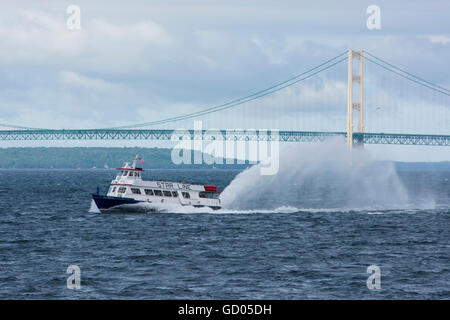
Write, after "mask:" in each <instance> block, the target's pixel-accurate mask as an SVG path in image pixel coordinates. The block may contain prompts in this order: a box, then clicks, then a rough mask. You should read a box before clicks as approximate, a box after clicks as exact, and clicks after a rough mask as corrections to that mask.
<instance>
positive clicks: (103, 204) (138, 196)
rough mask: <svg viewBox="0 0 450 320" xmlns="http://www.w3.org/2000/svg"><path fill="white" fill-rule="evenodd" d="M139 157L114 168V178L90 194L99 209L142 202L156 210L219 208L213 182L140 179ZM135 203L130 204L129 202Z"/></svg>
mask: <svg viewBox="0 0 450 320" xmlns="http://www.w3.org/2000/svg"><path fill="white" fill-rule="evenodd" d="M138 160H140V161H141V162H142V160H141V159H140V158H138V156H136V158H134V159H133V162H132V164H131V165H130V164H129V163H128V162H125V164H124V165H123V166H122V168H117V170H119V172H118V174H117V176H116V178H115V179H114V180H112V181H111V184H110V186H109V190H108V192H107V194H106V195H100V194H99V192H97V194H92V199H93V200H94V202H95V204H96V205H97V208H98V209H99V210H100V212H111V211H117V210H121V209H125V210H126V211H130V209H131V210H132V211H133V207H139V204H145V208H148V209H149V210H150V211H160V210H164V208H170V207H171V206H173V205H181V206H190V207H194V208H202V207H209V208H211V209H214V210H217V209H220V208H221V204H220V199H219V195H220V193H219V192H218V191H217V187H216V186H209V185H195V184H189V183H185V182H184V181H180V182H170V181H161V180H157V181H144V180H142V176H141V174H142V172H143V171H144V169H142V168H138V167H137V161H138ZM136 204H137V205H138V206H133V205H136Z"/></svg>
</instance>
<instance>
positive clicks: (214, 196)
mask: <svg viewBox="0 0 450 320" xmlns="http://www.w3.org/2000/svg"><path fill="white" fill-rule="evenodd" d="M198 196H199V197H200V198H208V199H217V198H218V197H219V194H218V193H217V192H207V191H200V192H199V193H198Z"/></svg>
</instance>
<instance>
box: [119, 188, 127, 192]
mask: <svg viewBox="0 0 450 320" xmlns="http://www.w3.org/2000/svg"><path fill="white" fill-rule="evenodd" d="M125 191H127V188H126V187H120V188H119V193H125Z"/></svg>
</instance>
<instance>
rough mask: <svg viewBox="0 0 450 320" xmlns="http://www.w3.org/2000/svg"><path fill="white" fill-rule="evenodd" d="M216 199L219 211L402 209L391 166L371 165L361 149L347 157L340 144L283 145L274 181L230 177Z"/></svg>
mask: <svg viewBox="0 0 450 320" xmlns="http://www.w3.org/2000/svg"><path fill="white" fill-rule="evenodd" d="M221 199H222V203H223V205H224V209H225V210H260V209H261V210H274V211H277V209H278V208H281V207H294V208H297V209H298V210H302V209H307V210H309V209H324V210H330V209H331V210H334V209H339V211H341V210H364V209H370V210H380V209H381V210H383V209H395V208H405V207H407V205H408V194H407V192H406V189H405V188H404V187H403V185H402V183H401V181H400V178H399V177H398V175H397V173H396V171H395V168H394V165H393V164H392V163H390V162H374V161H372V160H371V157H370V155H369V153H368V152H367V151H366V150H364V149H358V148H354V149H353V151H352V152H349V150H348V148H347V145H346V142H345V140H344V139H343V138H331V139H328V140H327V141H326V142H324V143H320V144H314V145H309V144H308V145H307V144H286V145H283V146H282V148H281V150H280V170H279V172H278V173H277V174H276V175H273V176H263V175H260V170H259V168H258V166H253V167H251V168H249V169H247V170H245V171H243V172H241V173H240V174H239V175H237V176H236V178H235V179H234V180H233V181H232V182H231V184H230V185H229V186H228V187H226V188H225V190H224V191H223V193H222V195H221Z"/></svg>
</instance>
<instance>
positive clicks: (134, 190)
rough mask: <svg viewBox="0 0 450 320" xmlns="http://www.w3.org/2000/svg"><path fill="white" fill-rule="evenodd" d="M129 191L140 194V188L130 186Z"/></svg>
mask: <svg viewBox="0 0 450 320" xmlns="http://www.w3.org/2000/svg"><path fill="white" fill-rule="evenodd" d="M131 192H132V193H134V194H141V190H140V189H138V188H131Z"/></svg>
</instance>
